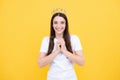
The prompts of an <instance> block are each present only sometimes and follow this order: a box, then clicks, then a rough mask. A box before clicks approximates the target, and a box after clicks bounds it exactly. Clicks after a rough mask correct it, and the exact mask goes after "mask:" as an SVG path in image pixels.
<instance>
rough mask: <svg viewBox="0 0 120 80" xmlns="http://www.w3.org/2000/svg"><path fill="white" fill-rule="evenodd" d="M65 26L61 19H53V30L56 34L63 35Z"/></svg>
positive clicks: (58, 17) (63, 20) (57, 17)
mask: <svg viewBox="0 0 120 80" xmlns="http://www.w3.org/2000/svg"><path fill="white" fill-rule="evenodd" d="M65 26H66V21H65V19H64V18H63V17H60V16H56V17H55V18H54V19H53V28H54V30H55V33H56V34H63V32H64V30H65Z"/></svg>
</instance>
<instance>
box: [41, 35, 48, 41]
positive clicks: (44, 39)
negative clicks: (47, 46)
mask: <svg viewBox="0 0 120 80" xmlns="http://www.w3.org/2000/svg"><path fill="white" fill-rule="evenodd" d="M49 38H50V37H49V36H45V37H43V39H42V40H43V41H49Z"/></svg>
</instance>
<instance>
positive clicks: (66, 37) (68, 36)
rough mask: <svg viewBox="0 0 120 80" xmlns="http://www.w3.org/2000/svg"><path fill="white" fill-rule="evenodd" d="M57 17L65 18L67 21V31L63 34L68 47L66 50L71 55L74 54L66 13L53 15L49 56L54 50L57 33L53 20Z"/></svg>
mask: <svg viewBox="0 0 120 80" xmlns="http://www.w3.org/2000/svg"><path fill="white" fill-rule="evenodd" d="M56 16H60V17H63V18H64V19H65V21H66V26H65V30H64V33H63V38H64V40H65V45H66V48H67V50H68V51H70V52H71V53H73V51H72V47H71V41H70V34H69V31H68V20H67V17H66V15H65V14H64V13H60V12H58V13H55V14H53V16H52V18H51V23H50V41H49V47H48V53H47V55H49V54H51V52H52V50H53V48H54V38H55V31H54V28H53V19H54V18H55V17H56Z"/></svg>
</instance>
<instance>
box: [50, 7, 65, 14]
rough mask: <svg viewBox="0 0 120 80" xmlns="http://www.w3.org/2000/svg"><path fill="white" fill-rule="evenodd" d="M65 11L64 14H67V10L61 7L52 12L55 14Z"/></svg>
mask: <svg viewBox="0 0 120 80" xmlns="http://www.w3.org/2000/svg"><path fill="white" fill-rule="evenodd" d="M58 12H60V13H63V14H66V11H65V10H64V9H61V8H57V9H55V10H53V11H52V14H55V13H58Z"/></svg>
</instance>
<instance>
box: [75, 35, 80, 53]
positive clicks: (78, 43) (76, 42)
mask: <svg viewBox="0 0 120 80" xmlns="http://www.w3.org/2000/svg"><path fill="white" fill-rule="evenodd" d="M78 50H82V44H81V41H80V38H79V37H78V36H77V35H74V51H78Z"/></svg>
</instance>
